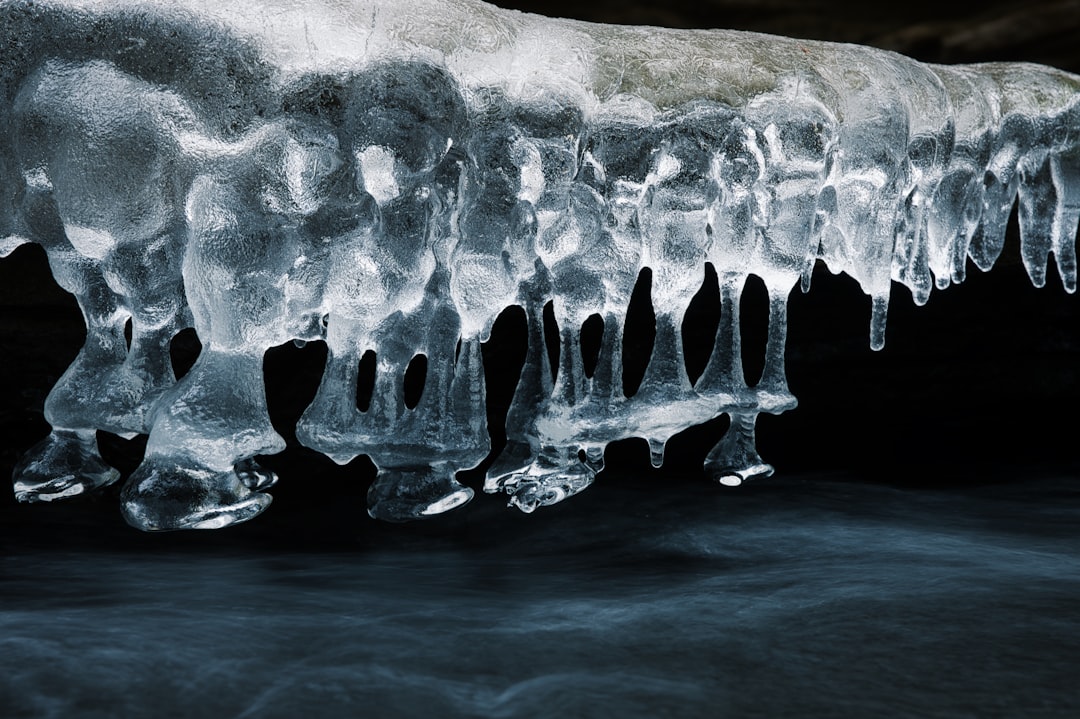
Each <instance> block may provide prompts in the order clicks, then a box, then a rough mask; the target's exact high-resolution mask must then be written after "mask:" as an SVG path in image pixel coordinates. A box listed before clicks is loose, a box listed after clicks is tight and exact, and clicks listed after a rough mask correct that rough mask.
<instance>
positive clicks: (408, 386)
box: [404, 354, 428, 409]
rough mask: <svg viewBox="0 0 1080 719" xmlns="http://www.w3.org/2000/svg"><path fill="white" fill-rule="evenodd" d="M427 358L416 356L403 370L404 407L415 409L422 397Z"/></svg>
mask: <svg viewBox="0 0 1080 719" xmlns="http://www.w3.org/2000/svg"><path fill="white" fill-rule="evenodd" d="M427 365H428V362H427V356H426V355H423V354H418V355H416V356H415V357H413V358H412V359H411V360H410V361H409V366H408V367H406V368H405V387H404V394H405V406H406V407H408V408H409V409H415V408H416V405H418V404H420V398H421V397H423V396H424V384H425V383H426V382H427Z"/></svg>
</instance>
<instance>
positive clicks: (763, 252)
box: [0, 0, 1080, 530]
mask: <svg viewBox="0 0 1080 719" xmlns="http://www.w3.org/2000/svg"><path fill="white" fill-rule="evenodd" d="M257 8H258V9H251V8H249V7H248V6H246V5H244V4H232V3H222V2H218V1H217V0H214V1H211V0H182V1H181V2H166V1H165V0H160V1H157V2H155V1H154V0H63V1H60V0H57V1H54V2H30V1H29V0H0V80H2V83H3V85H2V88H3V93H4V96H3V99H2V101H0V256H2V255H5V254H7V253H9V252H10V251H11V250H13V249H14V248H15V247H16V246H18V245H19V244H21V243H24V242H36V243H40V244H41V245H42V246H44V248H45V249H46V251H47V253H48V258H49V263H50V266H51V268H52V272H53V274H54V276H55V277H56V279H57V281H58V282H59V283H60V285H61V286H62V287H64V288H65V289H66V290H68V291H70V292H71V293H73V294H74V295H75V297H76V298H77V300H78V302H79V305H80V307H81V308H82V311H83V314H84V316H85V320H86V325H87V339H86V344H85V346H84V347H83V348H82V350H81V352H80V353H79V355H78V357H77V358H76V359H75V361H74V363H73V364H72V365H71V367H70V368H69V369H68V370H67V372H66V373H65V374H64V376H63V377H62V378H61V379H60V380H59V382H58V383H57V385H56V387H54V388H53V390H52V392H51V394H50V395H49V397H48V399H47V401H46V406H45V413H46V418H47V419H48V421H49V422H50V424H51V425H52V427H53V430H52V432H51V433H50V434H49V436H48V437H47V438H46V439H44V440H43V441H42V442H41V443H40V444H38V445H37V446H35V447H34V448H32V449H30V450H29V451H28V453H27V454H26V456H25V458H24V459H23V460H22V462H21V463H20V465H19V466H18V467H17V468H16V471H15V477H14V482H15V492H16V495H17V496H18V497H19V499H21V500H24V501H51V500H54V499H59V498H62V497H67V496H71V495H76V494H80V493H83V492H86V491H88V490H92V489H94V488H96V487H100V486H103V485H106V484H109V483H111V482H114V481H116V480H117V479H118V478H119V473H118V472H117V471H116V470H115V469H113V468H112V467H110V466H108V465H107V464H106V463H105V462H104V461H103V460H102V459H101V457H100V455H99V454H98V451H97V446H96V439H95V432H96V430H107V431H110V432H115V433H118V434H121V435H133V434H135V433H148V434H149V441H148V445H147V451H146V456H145V460H144V461H143V463H142V465H141V466H140V467H139V468H138V469H137V470H136V472H135V473H134V474H133V475H132V476H131V477H130V478H129V479H128V480H127V483H126V485H125V487H124V489H123V491H122V494H121V497H122V505H123V512H124V515H125V517H126V518H127V520H128V521H129V522H130V523H131V524H133V525H134V526H136V527H139V528H141V529H145V530H158V529H178V528H213V527H222V526H226V525H228V524H232V523H234V522H240V521H244V520H247V519H250V518H251V517H254V516H255V515H257V514H258V513H259V512H261V511H262V510H263V509H264V508H265V507H266V506H267V505H268V504H269V502H270V495H269V494H268V493H267V492H266V491H265V490H266V489H268V488H269V487H270V486H271V485H273V483H274V482H275V481H276V477H275V476H274V475H273V474H272V473H271V472H269V471H267V470H265V469H263V468H262V467H260V465H259V464H258V463H257V461H256V459H255V457H256V456H257V455H261V454H271V453H275V452H278V451H280V450H282V449H283V447H284V442H283V440H282V438H281V437H280V436H279V435H278V434H277V433H276V432H275V431H274V429H273V427H272V426H271V424H270V421H269V418H268V415H267V407H266V398H265V393H264V387H263V378H262V357H263V354H264V352H265V351H266V350H267V349H268V348H270V347H272V346H275V345H280V344H282V343H285V342H288V341H290V340H294V341H309V340H325V342H326V343H327V346H328V349H329V352H328V359H327V363H326V368H325V372H324V375H323V378H322V383H321V386H320V387H319V391H318V394H317V396H316V398H315V400H314V401H313V403H312V404H311V406H310V407H309V408H308V409H307V411H306V413H305V414H304V416H303V418H302V419H301V421H300V423H299V426H298V427H297V436H298V437H299V438H300V440H301V441H302V442H303V443H304V444H305V445H306V446H308V447H311V448H313V449H315V450H318V451H320V452H322V453H324V454H326V455H327V456H329V457H331V458H332V459H333V460H335V461H337V462H339V463H344V462H347V461H349V460H351V459H352V458H354V457H356V456H358V455H361V454H367V455H369V456H370V457H371V458H372V460H373V461H374V462H375V464H376V465H377V466H378V468H379V474H378V477H377V479H376V481H375V483H374V485H373V486H372V488H371V491H370V493H369V512H370V513H371V514H372V516H376V517H380V518H384V519H391V520H402V519H409V518H414V517H421V516H425V515H431V514H437V513H440V512H444V511H446V510H449V509H451V508H453V507H456V506H458V505H460V504H462V503H464V502H466V501H468V500H469V499H470V498H471V496H472V490H470V489H469V488H467V487H465V486H462V485H461V484H459V483H458V482H457V481H456V480H455V473H456V472H458V471H459V470H462V469H465V468H470V467H473V466H476V465H477V464H478V463H480V462H481V461H482V460H483V459H484V458H485V457H486V455H487V454H488V452H489V445H490V443H489V439H488V429H487V427H486V415H485V411H484V406H485V388H484V370H483V365H482V362H481V355H480V347H481V343H482V342H484V341H485V339H486V337H487V335H488V332H489V330H490V328H491V326H492V323H493V322H494V320H495V318H496V317H497V315H498V314H499V313H500V312H501V311H502V310H504V309H505V308H507V307H509V306H511V305H520V306H522V307H523V308H524V309H525V312H526V314H527V317H528V326H529V345H528V350H527V356H526V361H525V365H524V368H523V370H522V373H521V377H520V380H519V381H518V385H517V389H516V394H515V397H514V399H513V404H512V406H511V409H510V412H509V415H508V418H507V423H506V431H507V436H508V445H507V447H506V449H505V450H504V451H503V452H502V454H501V455H500V456H499V457H497V458H496V459H495V461H494V463H493V464H492V466H491V468H490V470H489V471H488V474H487V480H486V484H485V486H484V489H485V490H486V491H489V492H506V493H508V494H509V495H510V497H511V501H512V503H514V504H517V505H518V506H519V507H520V508H522V509H524V510H525V511H531V510H532V509H534V508H536V507H537V506H540V505H545V504H551V503H554V502H557V501H560V500H561V499H563V498H565V497H567V496H570V495H573V494H575V493H577V492H579V491H581V490H582V489H583V488H585V487H587V486H588V485H589V484H590V482H592V480H593V477H594V476H595V474H596V472H597V471H598V469H599V468H600V466H601V465H602V462H603V454H604V447H605V445H607V444H608V443H609V442H612V441H614V440H618V439H622V438H626V437H643V438H645V439H647V440H648V442H649V445H650V447H651V450H652V458H653V462H654V463H656V464H659V463H661V462H662V461H663V453H664V445H665V443H666V441H667V440H668V439H669V438H670V437H671V436H673V435H674V434H676V433H677V432H680V431H682V430H684V429H686V428H688V427H690V426H693V425H695V424H698V423H701V422H705V421H707V420H709V419H712V418H714V417H717V416H719V415H721V414H724V413H726V414H728V415H729V416H730V418H731V427H730V430H729V431H728V432H727V434H726V435H725V436H724V437H723V439H722V440H721V441H720V442H719V444H718V445H717V446H716V447H715V449H713V450H712V452H711V453H710V454H709V455H708V459H707V460H706V470H707V472H708V473H709V474H710V475H711V476H712V477H714V478H715V479H717V480H719V481H720V482H721V483H723V484H729V485H735V484H739V483H740V482H742V481H744V480H746V479H748V478H752V477H755V476H764V475H768V474H770V473H771V472H772V469H771V468H770V467H769V465H767V464H766V463H765V462H764V461H763V460H762V459H761V458H760V457H759V456H758V453H757V451H756V449H755V443H754V427H755V421H756V418H757V416H758V415H759V414H760V413H762V412H767V413H780V412H783V411H785V410H787V409H790V408H792V407H793V406H794V405H795V399H794V397H793V396H792V395H791V393H790V392H789V391H788V387H787V383H786V380H785V376H784V342H785V332H786V326H785V325H786V303H787V297H788V294H789V293H790V292H791V291H792V290H793V288H794V287H795V286H796V285H798V284H799V283H800V280H801V281H802V283H803V284H804V289H805V285H806V283H808V281H809V276H810V272H811V269H812V267H813V266H814V264H815V262H817V261H821V262H824V263H825V264H826V265H827V267H828V268H829V269H830V270H831V271H833V272H844V273H847V274H848V275H850V276H851V277H853V278H855V279H856V280H857V281H858V282H859V284H860V285H861V287H862V288H863V290H864V291H865V292H866V293H867V294H868V295H869V296H870V297H871V298H872V300H873V302H872V306H873V316H872V319H871V323H870V342H871V344H872V345H873V346H874V347H881V346H882V344H883V342H884V332H885V316H886V307H887V303H888V301H889V290H890V283H891V281H892V280H896V281H898V282H900V283H902V284H904V285H905V286H906V287H908V288H909V289H910V290H911V292H912V294H913V295H914V298H915V301H916V302H919V303H922V302H925V301H926V300H927V297H928V295H929V294H930V291H931V289H932V288H933V287H935V286H936V287H938V288H944V287H946V286H948V285H949V284H950V283H954V282H960V281H961V280H963V279H964V266H965V262H966V258H968V257H970V258H971V259H972V260H974V262H975V263H976V264H977V265H978V266H979V267H980V268H983V269H987V268H989V267H990V266H991V265H992V264H993V263H994V261H995V259H996V258H997V256H998V254H999V253H1000V251H1001V248H1002V242H1003V237H1004V232H1005V225H1006V222H1007V220H1008V217H1009V213H1010V210H1011V208H1012V205H1013V203H1014V201H1015V200H1016V198H1017V197H1019V207H1020V209H1019V218H1020V226H1021V235H1022V252H1023V261H1024V264H1025V266H1026V268H1027V271H1028V273H1029V275H1030V277H1031V280H1032V281H1033V282H1034V283H1035V284H1036V285H1042V284H1043V283H1044V282H1045V278H1046V272H1047V264H1048V257H1049V255H1050V254H1051V253H1053V255H1054V258H1055V261H1056V263H1057V267H1058V271H1059V272H1060V274H1061V277H1062V280H1063V282H1064V285H1065V287H1066V288H1067V289H1068V290H1069V291H1070V292H1072V291H1074V290H1075V287H1076V273H1077V271H1076V256H1075V248H1074V241H1075V233H1076V227H1077V219H1078V215H1080V135H1078V133H1077V132H1076V130H1077V129H1078V128H1080V102H1078V100H1080V93H1078V92H1077V91H1078V90H1080V78H1078V77H1075V76H1072V75H1069V74H1067V73H1065V72H1061V71H1057V70H1053V69H1050V68H1046V67H1040V66H1034V65H1025V64H990V65H979V66H957V67H941V66H930V65H924V64H920V63H918V62H915V61H913V60H910V59H907V58H905V57H902V56H899V55H895V54H892V53H888V52H884V51H881V50H876V49H872V48H866V47H857V46H851V45H838V44H827V43H820V42H807V41H799V40H793V39H786V38H779V37H767V36H761V35H756V34H750V33H741V32H729V31H695V30H665V29H657V28H631V27H615V26H599V25H589V24H586V23H580V22H572V21H564V20H551V19H547V18H543V17H539V16H533V15H526V14H521V13H517V12H512V11H503V10H499V9H496V8H493V7H491V6H488V5H485V4H483V3H481V2H478V1H476V0H409V1H407V2H406V1H405V0H348V1H345V2H332V1H331V0H320V1H319V2H289V1H288V0H270V1H268V2H262V3H260V4H259V5H258V6H257ZM706 263H709V264H711V265H712V267H713V268H714V269H715V271H716V273H717V276H718V278H719V283H720V290H721V297H722V308H721V318H722V319H721V323H720V327H719V330H718V333H717V337H716V342H715V346H714V348H713V351H712V356H711V359H710V361H709V364H708V366H707V367H706V369H705V371H704V373H703V374H702V375H701V377H700V378H699V379H698V380H697V381H696V383H691V381H690V379H689V378H688V376H687V371H686V367H685V363H684V357H683V350H682V345H681V342H682V340H681V334H680V329H679V328H680V326H681V323H682V318H683V314H684V313H685V312H686V310H687V306H688V304H689V303H690V300H691V298H692V297H693V296H694V294H695V293H696V291H697V289H698V288H699V286H700V285H701V283H702V277H703V272H704V270H705V267H706ZM644 268H649V270H650V271H651V272H652V296H651V301H652V304H653V308H654V311H655V316H656V341H655V345H654V349H653V354H652V356H651V358H650V360H649V365H648V368H647V370H646V373H645V377H644V379H643V381H642V382H641V385H640V388H639V389H638V391H637V392H636V393H634V394H633V396H629V397H627V396H625V394H624V392H623V385H622V380H621V377H622V365H621V349H622V344H623V342H622V329H623V323H624V320H625V316H626V311H627V305H628V302H629V299H630V295H631V292H632V289H633V287H634V285H635V282H636V280H637V278H638V275H639V273H640V272H641V271H642V270H643V269H644ZM751 274H753V275H756V276H758V277H760V278H761V279H762V280H763V281H764V283H765V285H766V287H767V288H768V293H769V301H770V318H769V321H770V324H769V333H768V347H767V353H766V367H765V371H764V374H763V376H762V378H761V380H760V382H758V383H757V385H756V386H753V387H750V386H747V383H746V381H745V378H744V376H743V371H742V367H741V364H740V344H739V343H740V338H739V320H738V308H739V298H740V292H741V291H742V288H743V286H744V283H745V282H746V280H747V278H748V276H749V275H751ZM549 302H550V303H551V307H552V309H553V310H554V314H555V318H556V320H557V324H558V327H559V338H558V340H559V343H560V346H561V349H560V352H559V355H558V356H559V362H558V366H557V367H556V368H552V367H550V366H549V363H548V360H547V354H546V351H545V347H544V343H545V338H544V335H543V332H544V323H543V319H542V315H543V311H544V307H545V306H546V305H547V304H548V303H549ZM593 315H599V316H600V317H601V318H602V320H603V339H602V346H601V351H600V354H599V360H598V363H597V367H596V369H595V371H594V372H593V374H592V376H591V377H589V376H586V374H585V372H584V368H583V365H582V359H581V352H580V348H579V338H580V329H581V326H582V324H583V322H585V320H586V319H587V318H589V317H591V316H593ZM129 321H130V326H131V338H130V347H129V346H128V342H127V340H126V339H125V325H126V324H127V323H128V322H129ZM192 326H193V327H194V328H195V330H196V331H197V333H198V336H199V338H200V340H201V342H202V344H203V350H202V353H201V355H200V356H199V358H198V360H197V362H196V364H195V366H194V368H193V369H192V370H191V371H190V372H189V373H188V374H187V375H186V376H184V377H183V378H182V379H181V380H180V381H176V380H175V378H174V376H173V370H172V367H171V364H170V361H169V353H168V347H169V342H170V340H171V339H172V338H173V337H174V335H175V334H176V333H177V332H179V331H180V330H182V329H184V328H186V327H192ZM369 351H373V352H374V354H375V358H376V363H377V373H376V381H375V389H374V392H373V395H372V399H371V403H370V406H369V407H368V408H367V409H366V411H360V410H359V409H358V408H357V401H356V395H357V375H358V365H359V363H360V360H361V357H363V356H364V355H365V353H367V352H369ZM418 355H423V356H424V357H425V358H426V372H427V379H426V383H425V387H424V390H423V393H422V396H421V398H420V400H419V403H418V404H416V405H415V406H407V405H406V403H405V399H404V395H403V375H404V373H405V371H406V369H407V367H408V366H409V365H410V363H412V362H413V360H414V357H416V356H418Z"/></svg>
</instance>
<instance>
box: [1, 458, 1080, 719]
mask: <svg viewBox="0 0 1080 719" xmlns="http://www.w3.org/2000/svg"><path fill="white" fill-rule="evenodd" d="M829 479H830V478H825V477H812V478H811V477H804V478H801V479H800V478H795V479H787V480H778V481H773V482H769V483H763V484H762V485H760V486H759V487H757V488H753V489H749V490H748V491H745V492H741V493H729V492H717V491H716V490H715V488H713V487H709V486H707V485H702V486H700V487H699V485H697V484H686V485H685V486H682V485H680V486H679V487H678V488H677V489H676V490H675V491H671V492H657V491H656V487H655V486H654V485H648V484H646V483H638V484H635V483H633V482H627V483H626V484H625V485H623V486H618V487H608V488H607V489H602V488H597V491H595V492H593V491H592V490H590V492H593V493H592V494H591V495H590V494H586V495H583V496H582V497H581V498H578V500H577V501H576V502H572V503H568V504H567V505H566V506H565V509H563V508H555V509H554V510H553V511H550V512H547V513H545V514H544V515H539V514H538V515H534V516H531V517H520V516H515V515H510V514H503V513H502V511H501V508H498V507H494V508H491V503H487V504H481V505H479V506H478V507H477V508H476V509H474V510H473V511H472V512H471V513H466V514H464V515H462V516H460V517H458V518H456V519H452V520H451V519H448V520H446V521H445V522H443V523H442V524H438V523H436V524H428V525H423V526H421V527H419V528H401V527H385V526H383V525H377V524H375V523H372V522H368V521H366V520H364V519H361V518H360V516H359V515H360V513H361V512H362V510H360V511H358V512H356V518H355V519H354V522H353V524H352V526H351V527H350V528H347V529H342V528H340V526H336V525H335V527H333V528H331V527H329V526H323V527H317V526H316V525H314V524H312V523H310V522H307V521H306V520H305V521H301V520H300V519H299V518H300V517H301V516H305V517H306V516H307V515H303V513H302V512H300V510H295V512H293V513H292V514H291V513H290V512H291V511H292V510H289V509H287V508H286V509H283V510H282V512H281V513H280V515H279V518H278V520H276V522H277V523H276V524H275V523H274V521H271V522H267V523H266V524H265V526H262V527H260V526H259V525H260V524H262V522H263V520H261V519H260V521H259V522H257V523H253V524H252V525H250V527H249V528H237V529H236V530H235V531H231V532H221V533H216V534H213V533H211V534H206V533H204V534H201V535H190V534H185V535H166V536H164V537H163V536H156V537H154V536H151V537H146V536H144V535H139V534H137V533H134V532H129V531H128V530H127V529H126V528H124V527H123V526H122V525H121V524H120V523H119V521H118V520H116V521H115V522H114V521H113V519H114V518H115V517H114V515H113V514H112V512H113V511H114V509H115V508H114V507H108V506H107V505H108V503H107V502H105V501H99V502H98V504H89V505H88V504H83V505H81V506H79V507H76V508H75V509H73V510H71V511H68V510H64V509H54V508H47V509H43V510H37V509H35V510H33V511H30V512H29V514H28V510H27V509H26V508H17V509H11V510H10V511H9V510H8V508H4V513H5V514H4V519H5V520H11V521H8V522H7V524H6V525H5V527H4V529H3V530H2V531H3V534H0V537H3V541H4V554H3V556H2V558H0V670H2V671H0V707H2V708H3V711H2V712H0V713H2V714H3V716H5V717H24V716H25V717H72V716H77V717H115V716H125V717H140V716H153V717H162V716H208V717H298V716H301V717H322V716H327V717H352V716H372V717H385V716H405V717H409V716H417V717H419V716H424V717H428V716H483V717H534V716H535V717H540V716H544V717H547V716H560V715H561V716H584V715H589V716H648V717H655V716H710V717H716V716H778V715H789V716H853V717H866V716H883V715H888V716H918V717H929V716H942V717H952V716H956V717H960V716H965V717H966V716H974V715H978V716H987V715H1001V716H1026V717H1034V716H1048V717H1049V716H1075V715H1076V713H1077V710H1080V697H1078V695H1077V692H1076V691H1075V688H1074V687H1075V681H1074V680H1075V676H1074V673H1075V670H1076V667H1078V666H1080V644H1078V643H1077V641H1076V640H1077V638H1078V637H1080V600H1078V599H1077V598H1078V597H1080V551H1078V550H1080V535H1078V533H1077V532H1076V527H1077V519H1080V491H1078V489H1080V487H1078V485H1077V483H1076V482H1075V481H1068V480H1052V479H1043V480H1040V481H1038V482H1029V483H1026V484H1023V485H1020V484H1008V485H995V486H983V487H981V488H976V489H970V488H969V489H964V490H950V491H911V490H906V491H902V490H898V489H893V488H889V487H883V486H871V485H865V484H857V483H851V482H834V481H829ZM358 506H362V505H359V504H358ZM266 516H267V518H269V517H271V516H273V510H271V513H270V514H268V515H266ZM110 518H113V519H110ZM339 519H340V518H334V521H335V522H338V520H339ZM290 523H292V524H290ZM328 532H330V533H333V532H339V533H340V534H333V536H327V534H326V533H328Z"/></svg>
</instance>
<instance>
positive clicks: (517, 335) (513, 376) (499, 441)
mask: <svg viewBox="0 0 1080 719" xmlns="http://www.w3.org/2000/svg"><path fill="white" fill-rule="evenodd" d="M528 342H529V324H528V320H527V319H526V317H525V310H524V309H522V308H521V307H518V306H517V305H510V306H509V307H507V308H506V309H505V310H503V311H502V312H501V313H500V314H499V316H498V317H497V318H496V319H495V323H494V324H493V325H492V326H491V337H490V338H489V339H488V341H487V342H485V343H484V344H483V345H481V347H480V351H481V353H482V354H483V357H484V386H485V390H486V394H487V418H488V429H489V431H490V433H491V448H492V450H493V451H496V450H500V449H502V447H503V445H504V444H505V442H506V431H505V425H506V414H507V412H509V411H510V403H511V402H512V401H513V399H514V391H515V390H516V389H517V385H518V380H519V379H520V378H521V370H522V368H523V367H524V366H525V353H526V351H527V348H528Z"/></svg>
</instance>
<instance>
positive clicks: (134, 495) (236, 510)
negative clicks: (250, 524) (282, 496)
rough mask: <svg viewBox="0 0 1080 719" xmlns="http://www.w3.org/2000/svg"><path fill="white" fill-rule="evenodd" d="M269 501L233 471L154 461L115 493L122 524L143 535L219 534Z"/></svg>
mask: <svg viewBox="0 0 1080 719" xmlns="http://www.w3.org/2000/svg"><path fill="white" fill-rule="evenodd" d="M271 501H273V498H272V497H271V496H270V495H269V494H265V493H262V492H253V491H251V490H250V489H249V488H248V487H247V486H246V485H245V483H244V481H243V480H242V479H241V478H240V476H239V475H238V474H237V473H236V472H217V471H214V470H211V469H208V468H206V467H201V466H184V465H183V464H181V463H180V462H175V463H174V462H173V461H170V460H167V459H163V458H157V457H155V458H147V459H146V460H144V461H143V463H142V464H141V465H139V468H138V469H136V470H135V472H134V474H132V475H131V477H130V478H129V479H128V481H127V483H126V484H125V485H124V489H123V491H122V492H121V493H120V509H121V512H122V513H123V515H124V519H125V520H126V521H127V523H128V524H130V525H131V526H133V527H135V528H136V529H141V530H143V531H144V532H164V531H172V530H177V529H221V528H222V527H228V526H230V525H233V524H239V523H241V522H246V521H248V520H249V519H253V518H255V517H257V516H258V515H260V514H262V512H263V511H264V510H265V509H266V508H267V507H268V506H270V502H271Z"/></svg>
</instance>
